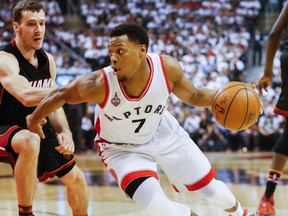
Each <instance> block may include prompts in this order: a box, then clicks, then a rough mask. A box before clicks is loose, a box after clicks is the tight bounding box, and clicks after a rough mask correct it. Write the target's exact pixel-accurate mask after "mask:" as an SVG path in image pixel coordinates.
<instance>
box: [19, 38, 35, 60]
mask: <svg viewBox="0 0 288 216" xmlns="http://www.w3.org/2000/svg"><path fill="white" fill-rule="evenodd" d="M15 42H16V46H17V48H18V49H19V51H20V52H21V54H22V55H23V57H24V58H25V59H26V60H27V61H28V62H31V61H33V59H34V57H35V49H31V48H28V47H27V46H25V44H24V43H23V42H22V41H21V40H20V39H19V38H18V37H16V38H15Z"/></svg>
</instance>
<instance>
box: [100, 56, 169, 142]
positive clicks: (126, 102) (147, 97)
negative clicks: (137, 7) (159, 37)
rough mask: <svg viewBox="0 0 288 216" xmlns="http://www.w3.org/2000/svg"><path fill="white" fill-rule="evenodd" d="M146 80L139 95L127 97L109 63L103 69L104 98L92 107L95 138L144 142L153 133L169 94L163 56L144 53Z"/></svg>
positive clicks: (109, 140)
mask: <svg viewBox="0 0 288 216" xmlns="http://www.w3.org/2000/svg"><path fill="white" fill-rule="evenodd" d="M147 61H148V63H149V66H150V76H149V80H148V82H147V84H146V87H145V88H144V90H143V92H142V93H141V95H140V96H139V97H138V98H134V97H133V98H132V97H129V95H128V94H126V92H125V90H124V88H123V86H122V84H121V82H119V81H118V79H117V77H116V76H115V75H114V74H113V69H112V68H111V66H109V67H106V68H103V69H102V73H103V76H104V79H105V82H106V90H107V93H106V97H105V101H104V103H103V104H101V105H97V106H96V108H95V128H96V131H97V138H96V140H98V141H106V142H109V143H129V144H144V143H146V142H148V141H149V140H151V139H152V137H153V136H154V134H155V132H156V130H157V128H158V126H159V123H160V120H161V116H162V114H163V112H164V111H165V110H166V105H167V99H168V97H169V95H170V93H171V90H170V88H169V84H168V83H167V77H166V73H165V70H164V68H163V62H162V57H161V56H160V55H157V54H147Z"/></svg>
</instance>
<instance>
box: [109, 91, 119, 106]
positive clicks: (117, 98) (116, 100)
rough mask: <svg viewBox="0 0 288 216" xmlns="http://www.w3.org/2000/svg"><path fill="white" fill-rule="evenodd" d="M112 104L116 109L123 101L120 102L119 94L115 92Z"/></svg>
mask: <svg viewBox="0 0 288 216" xmlns="http://www.w3.org/2000/svg"><path fill="white" fill-rule="evenodd" d="M111 103H112V104H113V106H115V107H117V106H118V105H119V104H120V103H121V100H120V98H119V97H118V94H117V92H115V94H114V97H113V98H112V99H111Z"/></svg>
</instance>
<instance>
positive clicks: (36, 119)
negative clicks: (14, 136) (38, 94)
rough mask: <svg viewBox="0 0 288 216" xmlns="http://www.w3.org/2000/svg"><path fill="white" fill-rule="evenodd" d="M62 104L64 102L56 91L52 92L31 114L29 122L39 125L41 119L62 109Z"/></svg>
mask: <svg viewBox="0 0 288 216" xmlns="http://www.w3.org/2000/svg"><path fill="white" fill-rule="evenodd" d="M64 103H65V101H64V99H62V98H61V95H60V94H59V92H58V89H56V90H54V91H53V92H51V93H50V94H49V95H48V96H47V97H45V98H44V99H43V100H42V101H41V102H40V104H39V105H38V106H37V108H36V109H35V110H34V112H33V113H32V114H31V116H30V121H31V122H32V123H34V124H39V123H40V122H41V120H42V119H43V118H45V117H47V116H48V115H50V114H51V113H53V112H54V111H56V110H57V109H59V108H60V107H62V106H63V105H64Z"/></svg>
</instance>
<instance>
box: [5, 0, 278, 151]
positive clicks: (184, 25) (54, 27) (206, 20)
mask: <svg viewBox="0 0 288 216" xmlns="http://www.w3.org/2000/svg"><path fill="white" fill-rule="evenodd" d="M43 2H44V3H45V4H46V7H47V17H46V19H47V32H48V33H49V37H47V39H46V40H45V43H44V45H43V47H44V49H46V50H47V51H48V52H50V53H52V54H53V55H54V57H55V61H56V65H57V72H58V74H59V75H58V76H57V83H58V84H59V85H63V84H66V83H68V82H70V81H71V80H72V79H74V78H75V77H77V76H79V75H81V74H83V73H90V72H91V71H92V70H95V69H100V68H101V67H104V66H106V65H108V64H109V56H108V50H107V41H108V38H107V35H108V34H107V33H108V31H109V30H110V29H111V28H113V27H114V26H116V25H118V24H120V23H122V22H137V23H139V24H141V25H142V26H143V27H145V28H146V29H147V31H148V34H149V37H150V45H149V49H148V51H149V52H156V53H161V54H168V55H172V56H173V57H175V58H176V59H177V60H178V61H179V63H180V64H181V66H182V68H183V70H184V72H185V75H186V76H187V77H188V78H189V79H190V80H191V81H192V82H193V83H194V84H195V86H207V87H209V88H213V89H217V88H219V87H220V86H221V85H222V84H224V83H227V82H229V81H232V80H234V81H246V80H245V77H244V76H243V71H245V70H246V69H247V66H248V65H247V51H248V49H249V44H250V42H251V34H252V33H253V29H254V25H255V23H256V22H257V18H258V16H259V13H260V11H261V10H262V8H261V6H262V5H261V2H260V1H259V0H246V1H240V0H237V1H236V0H195V1H184V0H183V1H172V0H171V1H169V0H166V1H165V0H163V1H159V0H143V1H137V0H123V1H116V0H114V1H113V0H110V1H104V0H100V1H91V0H82V1H79V2H80V3H81V4H80V5H79V19H82V20H81V21H82V22H83V23H84V25H83V26H79V27H77V28H71V27H69V26H67V25H65V19H64V16H63V14H62V11H61V8H60V7H59V3H58V2H57V1H55V0H52V1H48V0H46V1H43ZM1 4H2V5H3V6H2V7H1V8H0V27H1V30H0V33H1V35H0V45H4V44H6V43H8V42H9V41H10V40H11V38H13V33H12V29H11V21H12V20H11V17H12V15H11V10H12V8H13V6H14V4H15V2H13V1H12V2H11V1H8V0H7V1H4V2H1ZM59 44H60V45H59ZM61 44H63V45H64V48H63V46H61ZM67 48H68V49H70V50H73V52H75V53H76V54H77V55H79V56H81V58H83V59H84V60H85V61H86V63H85V62H84V63H83V61H80V60H79V59H77V58H75V57H74V58H73V57H72V56H71V55H70V53H69V52H68V51H67ZM276 75H277V74H276ZM276 75H275V77H278V76H276ZM275 79H277V78H275ZM273 92H274V93H273V96H272V97H270V100H268V101H269V104H270V105H273V103H275V100H276V98H277V96H276V95H277V94H278V93H277V91H273ZM265 97H266V99H267V96H265ZM89 106H90V105H89ZM168 109H169V110H170V112H171V113H172V114H173V115H174V116H175V117H176V118H177V119H178V120H179V122H180V124H182V125H183V127H184V129H185V130H187V131H188V132H189V134H190V136H191V138H193V139H194V140H195V142H196V143H197V144H198V145H199V147H200V148H202V149H203V150H205V151H224V150H229V149H230V150H239V149H243V147H245V148H246V149H247V148H248V149H249V150H254V149H260V150H261V147H260V146H259V145H258V143H257V139H258V135H257V133H258V124H255V125H254V126H253V127H251V128H250V129H247V130H245V131H241V132H230V131H227V130H225V129H224V128H221V127H220V126H219V125H217V124H216V123H215V120H214V119H213V117H212V115H211V112H210V111H209V109H195V108H193V107H192V108H191V107H187V106H186V105H185V104H183V103H182V102H181V101H179V99H178V98H177V97H175V96H174V95H171V98H170V105H169V107H168ZM281 123H282V120H281V119H280V120H279V124H278V127H279V128H280V127H281ZM208 132H209V133H211V134H210V135H211V136H209V138H207V136H205V137H204V135H205V134H208ZM255 134H256V135H255ZM232 142H233V143H232Z"/></svg>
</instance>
